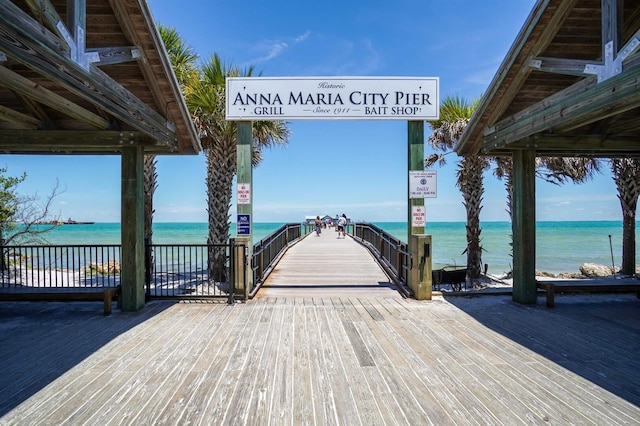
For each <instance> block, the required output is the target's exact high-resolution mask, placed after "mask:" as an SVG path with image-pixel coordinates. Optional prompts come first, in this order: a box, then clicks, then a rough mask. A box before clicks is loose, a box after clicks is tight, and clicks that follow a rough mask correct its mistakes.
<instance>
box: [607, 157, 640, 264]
mask: <svg viewBox="0 0 640 426" xmlns="http://www.w3.org/2000/svg"><path fill="white" fill-rule="evenodd" d="M611 172H612V174H613V181H614V182H615V183H616V187H617V189H618V199H619V200H620V207H622V270H621V272H622V273H623V274H626V275H633V274H635V272H636V271H635V269H636V237H635V233H636V209H637V207H638V197H639V196H640V159H637V158H612V159H611Z"/></svg>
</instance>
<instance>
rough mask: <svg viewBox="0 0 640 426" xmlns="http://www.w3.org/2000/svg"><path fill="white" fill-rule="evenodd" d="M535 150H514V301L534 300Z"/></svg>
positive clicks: (528, 302)
mask: <svg viewBox="0 0 640 426" xmlns="http://www.w3.org/2000/svg"><path fill="white" fill-rule="evenodd" d="M535 159H536V152H535V151H534V150H527V151H516V152H514V153H513V222H512V230H513V301H514V302H518V303H523V304H530V303H536V302H537V289H536V183H535Z"/></svg>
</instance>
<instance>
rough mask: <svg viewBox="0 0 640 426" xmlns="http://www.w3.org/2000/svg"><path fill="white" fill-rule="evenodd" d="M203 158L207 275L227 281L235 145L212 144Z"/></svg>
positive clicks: (217, 279) (219, 280)
mask: <svg viewBox="0 0 640 426" xmlns="http://www.w3.org/2000/svg"><path fill="white" fill-rule="evenodd" d="M205 155H206V156H207V203H208V204H207V205H208V207H207V210H208V214H209V235H208V237H207V244H209V245H215V247H211V248H210V249H209V276H210V277H211V278H212V279H213V280H215V281H216V282H226V281H227V267H226V265H227V251H226V247H225V246H224V245H225V244H227V243H228V241H229V229H230V227H231V222H230V220H229V219H230V215H229V209H230V208H231V193H232V189H233V176H234V174H235V172H236V152H235V143H227V144H219V145H218V144H216V145H214V146H210V147H209V148H208V149H206V150H205Z"/></svg>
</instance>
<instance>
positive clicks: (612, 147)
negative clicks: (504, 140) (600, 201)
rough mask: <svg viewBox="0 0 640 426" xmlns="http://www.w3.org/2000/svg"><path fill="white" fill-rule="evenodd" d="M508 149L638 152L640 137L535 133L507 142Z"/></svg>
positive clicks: (588, 152) (589, 152)
mask: <svg viewBox="0 0 640 426" xmlns="http://www.w3.org/2000/svg"><path fill="white" fill-rule="evenodd" d="M509 149H510V150H515V149H522V150H526V149H535V150H536V151H538V152H547V153H548V152H580V153H584V154H589V155H591V154H598V153H601V152H616V153H621V152H628V153H633V152H638V151H640V138H638V137H637V136H633V135H630V136H620V135H618V136H616V135H613V136H603V135H591V134H588V135H547V134H537V135H535V136H530V137H527V138H524V139H521V140H519V141H517V142H514V143H512V144H509Z"/></svg>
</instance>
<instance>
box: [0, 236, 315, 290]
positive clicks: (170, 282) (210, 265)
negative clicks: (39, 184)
mask: <svg viewBox="0 0 640 426" xmlns="http://www.w3.org/2000/svg"><path fill="white" fill-rule="evenodd" d="M302 236H303V234H302V225H301V224H286V225H283V226H282V227H281V228H279V229H278V230H276V231H275V232H273V233H272V234H270V235H269V236H267V237H265V238H263V239H262V240H260V241H259V242H258V243H257V244H255V245H254V246H253V254H252V257H251V271H249V272H248V273H252V274H253V285H254V288H253V289H249V291H251V290H255V289H257V288H258V287H259V285H260V284H261V283H262V282H263V280H264V279H265V278H266V276H267V275H268V274H269V273H270V271H271V270H272V269H273V267H274V265H275V263H277V261H278V260H279V258H280V257H281V256H282V254H283V253H284V252H285V251H286V249H287V248H288V247H289V246H291V245H292V244H294V243H295V242H296V241H297V240H299V239H300V238H301V237H302ZM0 252H1V256H0V290H1V289H2V288H8V287H30V290H34V289H37V288H45V287H46V288H88V287H117V286H118V285H120V279H121V277H120V259H121V246H120V245H49V246H42V245H37V246H36V245H29V246H3V247H0ZM235 256H241V257H242V261H243V262H244V263H243V264H246V262H247V259H246V256H247V250H246V247H244V246H242V245H237V244H236V243H235V240H234V239H231V240H230V242H229V244H146V245H145V272H146V274H145V292H146V296H147V298H148V299H161V298H210V297H228V298H231V297H244V296H245V294H244V292H241V291H240V289H237V288H236V286H235V284H234V283H238V282H240V283H245V282H247V280H246V279H244V277H236V275H237V274H239V273H247V272H246V271H245V270H244V269H243V268H240V269H239V270H235V268H234V267H233V265H234V257H235ZM14 290H16V289H15V288H14Z"/></svg>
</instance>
